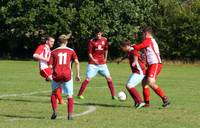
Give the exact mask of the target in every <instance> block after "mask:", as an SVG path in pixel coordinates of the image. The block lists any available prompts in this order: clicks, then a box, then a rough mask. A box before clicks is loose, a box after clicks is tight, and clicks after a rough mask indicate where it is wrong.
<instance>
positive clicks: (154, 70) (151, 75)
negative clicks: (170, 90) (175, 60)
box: [148, 64, 170, 107]
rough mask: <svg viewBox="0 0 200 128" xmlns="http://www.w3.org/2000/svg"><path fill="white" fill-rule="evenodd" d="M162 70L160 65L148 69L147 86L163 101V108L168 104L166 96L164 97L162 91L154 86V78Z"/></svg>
mask: <svg viewBox="0 0 200 128" xmlns="http://www.w3.org/2000/svg"><path fill="white" fill-rule="evenodd" d="M161 69H162V65H161V64H154V65H152V66H151V67H150V73H149V75H148V85H149V86H150V87H151V88H152V89H153V90H154V92H155V93H156V94H157V95H158V96H160V98H161V99H162V101H163V107H166V106H168V105H169V104H170V102H169V100H168V98H167V96H166V95H165V93H164V91H163V89H162V88H161V87H159V86H158V85H157V84H156V77H157V75H158V74H159V73H160V71H161Z"/></svg>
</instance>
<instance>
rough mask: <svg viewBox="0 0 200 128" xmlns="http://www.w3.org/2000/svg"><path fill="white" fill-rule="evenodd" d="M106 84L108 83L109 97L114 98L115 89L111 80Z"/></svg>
mask: <svg viewBox="0 0 200 128" xmlns="http://www.w3.org/2000/svg"><path fill="white" fill-rule="evenodd" d="M107 83H108V87H109V89H110V93H111V95H112V96H115V88H114V85H113V82H112V80H109V81H107Z"/></svg>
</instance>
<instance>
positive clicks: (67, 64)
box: [49, 34, 80, 120]
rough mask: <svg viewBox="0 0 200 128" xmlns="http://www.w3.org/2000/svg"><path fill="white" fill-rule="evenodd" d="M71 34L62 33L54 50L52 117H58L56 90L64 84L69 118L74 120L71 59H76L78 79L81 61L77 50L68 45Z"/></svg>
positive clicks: (52, 61)
mask: <svg viewBox="0 0 200 128" xmlns="http://www.w3.org/2000/svg"><path fill="white" fill-rule="evenodd" d="M70 36H71V34H68V35H60V36H59V38H58V40H59V43H60V47H58V48H56V49H55V50H53V51H52V53H51V57H50V61H49V67H51V68H52V70H53V73H52V78H53V80H52V95H51V104H52V109H53V114H52V116H51V119H56V117H57V113H56V110H57V102H56V90H57V89H58V88H59V87H60V86H61V85H62V88H63V92H64V94H66V95H67V96H68V102H67V103H68V120H72V113H73V79H72V70H71V61H72V60H74V62H75V65H76V81H80V76H79V61H78V57H77V55H76V53H75V51H74V50H73V49H71V48H68V47H67V46H66V45H67V43H68V39H69V38H70Z"/></svg>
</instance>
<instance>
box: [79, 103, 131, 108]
mask: <svg viewBox="0 0 200 128" xmlns="http://www.w3.org/2000/svg"><path fill="white" fill-rule="evenodd" d="M75 104H76V105H83V106H90V105H91V106H99V107H109V108H132V107H131V106H125V105H115V104H103V103H75Z"/></svg>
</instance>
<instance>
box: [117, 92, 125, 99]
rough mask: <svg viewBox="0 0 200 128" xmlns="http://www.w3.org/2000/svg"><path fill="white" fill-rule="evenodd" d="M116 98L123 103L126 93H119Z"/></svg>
mask: <svg viewBox="0 0 200 128" xmlns="http://www.w3.org/2000/svg"><path fill="white" fill-rule="evenodd" d="M117 96H118V99H119V100H120V101H125V100H126V93H125V92H123V91H121V92H119V93H118V95H117Z"/></svg>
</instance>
